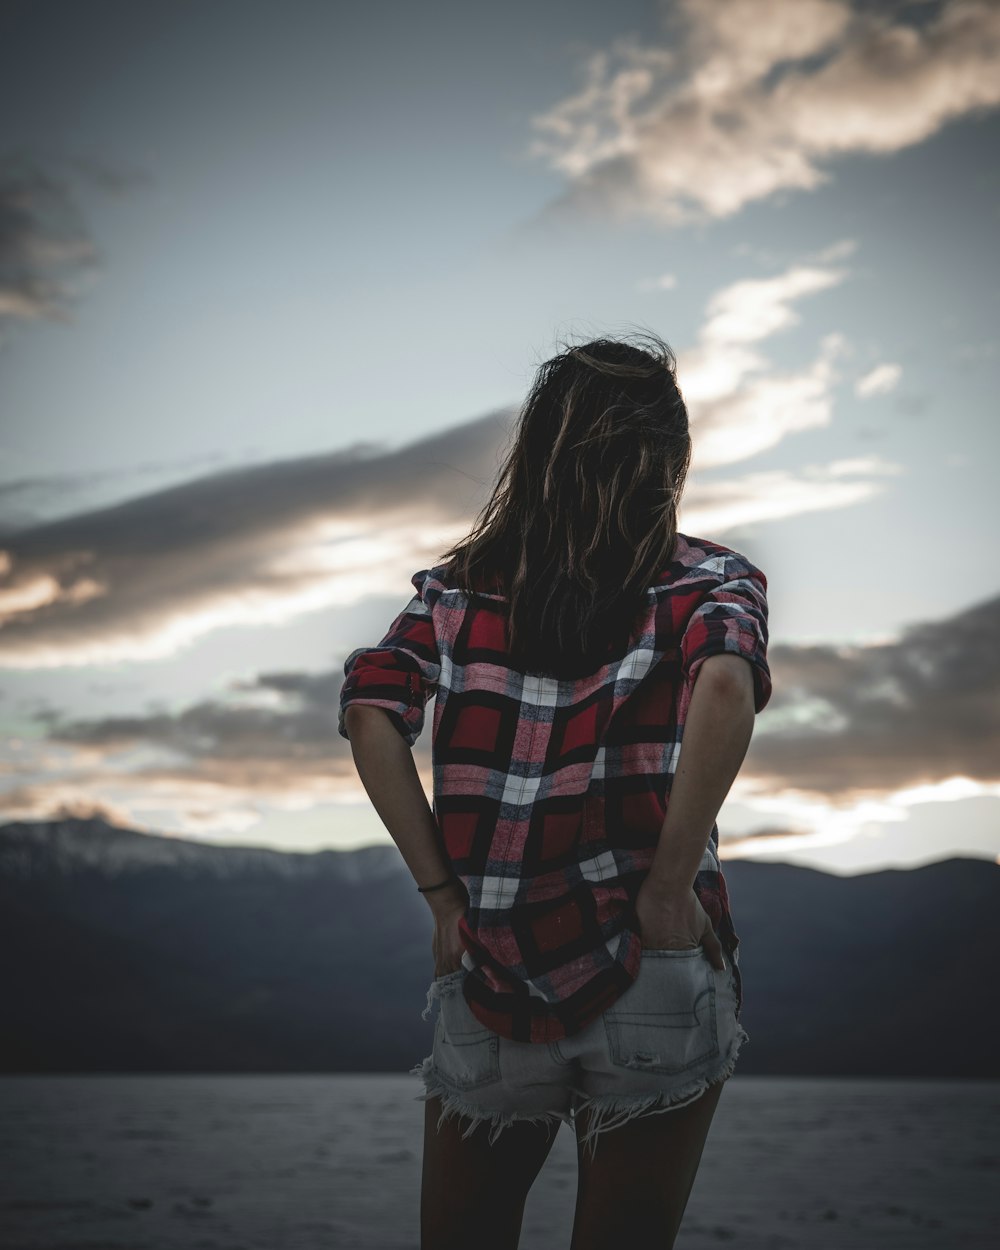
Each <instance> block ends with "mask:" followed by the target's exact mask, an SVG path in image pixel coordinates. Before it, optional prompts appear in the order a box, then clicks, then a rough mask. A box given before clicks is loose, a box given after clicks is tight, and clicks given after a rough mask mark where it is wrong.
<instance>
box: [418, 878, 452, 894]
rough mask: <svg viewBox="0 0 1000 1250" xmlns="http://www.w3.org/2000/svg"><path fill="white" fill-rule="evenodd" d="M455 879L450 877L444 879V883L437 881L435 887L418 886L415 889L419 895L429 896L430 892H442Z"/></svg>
mask: <svg viewBox="0 0 1000 1250" xmlns="http://www.w3.org/2000/svg"><path fill="white" fill-rule="evenodd" d="M457 879H458V878H457V877H454V876H452V877H448V878H446V879H445V880H444V881H439V882H438V883H437V885H418V886H417V889H418V890H419V891H420V893H421V894H429V893H430V891H431V890H443V889H444V887H445V886H446V885H451V883H452V882H453V881H456V880H457Z"/></svg>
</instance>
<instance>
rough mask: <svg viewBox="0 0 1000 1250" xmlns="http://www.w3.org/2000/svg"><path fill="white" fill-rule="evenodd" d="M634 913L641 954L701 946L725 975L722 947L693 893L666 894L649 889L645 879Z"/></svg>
mask: <svg viewBox="0 0 1000 1250" xmlns="http://www.w3.org/2000/svg"><path fill="white" fill-rule="evenodd" d="M635 913H636V916H637V918H638V920H639V933H640V935H641V937H642V945H643V949H644V950H646V949H649V950H693V949H694V947H696V946H704V948H705V953H706V955H708V958H709V959H710V960H711V963H712V967H713V968H718V970H719V971H720V972H724V971H725V968H726V961H725V958H724V956H723V953H722V943H721V942H720V941H719V939H718V937H717V936H716V933H715V930H714V929H713V928H712V922H711V920H710V919H709V916H708V912H707V911H705V909H704V907H702V905H701V900H700V899H699V898H698V895H697V894H696V893H695V892H694V890H693V889H692V890H689V891H688V892H687V893H686V894H676V893H666V892H664V891H662V890H660V889H658V888H657V887H656V886H655V885H651V884H650V879H649V878H648V877H647V878H646V879H645V880H644V881H643V883H642V885H641V886H640V887H639V892H638V894H637V895H636V899H635Z"/></svg>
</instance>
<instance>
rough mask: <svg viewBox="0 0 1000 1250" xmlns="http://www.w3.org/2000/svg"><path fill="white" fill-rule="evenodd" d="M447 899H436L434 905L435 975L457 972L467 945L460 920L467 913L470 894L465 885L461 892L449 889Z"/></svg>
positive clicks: (433, 946) (433, 944)
mask: <svg viewBox="0 0 1000 1250" xmlns="http://www.w3.org/2000/svg"><path fill="white" fill-rule="evenodd" d="M447 893H448V895H449V897H448V898H447V899H441V900H440V901H437V900H435V902H434V904H433V906H434V938H433V942H432V944H431V945H432V950H433V952H434V976H435V977H443V976H447V975H448V973H449V972H457V971H458V969H459V968H460V967H461V966H462V955H463V953H464V951H465V947H464V946H463V945H462V938H461V935H460V934H459V932H458V922H459V921H460V920H461V919H462V917H463V916H464V915H465V909H466V905H467V901H468V895H467V894H466V893H465V887H464V886H463V887H462V892H461V894H459V892H458V891H457V890H455V891H452V890H451V889H449V890H448V891H447Z"/></svg>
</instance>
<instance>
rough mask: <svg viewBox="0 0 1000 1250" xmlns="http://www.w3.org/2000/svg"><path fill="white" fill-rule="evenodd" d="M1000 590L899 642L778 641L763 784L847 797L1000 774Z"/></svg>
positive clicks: (756, 746) (757, 757) (757, 766)
mask: <svg viewBox="0 0 1000 1250" xmlns="http://www.w3.org/2000/svg"><path fill="white" fill-rule="evenodd" d="M998 613H1000V597H995V598H993V599H990V600H986V601H985V602H982V603H980V604H977V605H976V606H974V607H971V608H968V609H966V610H965V611H962V612H959V613H957V614H956V615H954V616H951V617H949V618H946V619H944V620H940V621H931V622H921V623H918V624H914V625H911V626H908V627H907V628H906V629H904V630H903V632H902V634H901V636H900V637H899V638H898V639H896V640H892V641H887V642H883V643H878V644H870V645H866V646H857V647H838V646H829V645H814V646H791V645H785V644H776V645H774V646H773V647H771V648H770V651H769V657H768V658H769V662H770V665H771V670H772V678H773V681H774V694H773V695H772V700H771V704H770V705H769V713H770V718H769V720H768V722H767V731H766V732H763V733H761V734H760V735H759V736H758V737H755V739H754V742H753V744H752V752H753V754H752V771H753V774H754V777H755V779H756V781H757V782H758V783H759V784H760V786H761V787H763V789H765V790H766V789H768V788H775V787H776V788H779V789H787V790H795V791H797V792H800V793H809V794H812V795H817V796H824V797H826V798H828V799H829V800H830V801H831V802H833V803H836V804H844V803H849V802H852V801H856V800H858V799H859V798H862V797H863V796H865V795H882V794H885V793H887V792H894V791H898V790H901V789H903V788H907V787H909V788H912V787H918V786H922V785H927V784H933V783H937V782H943V781H946V780H947V779H949V778H953V777H966V778H969V779H971V780H972V781H974V782H977V783H981V784H982V785H984V786H985V785H995V784H996V783H997V782H998V781H1000V768H998V766H997V761H998V760H1000V651H998V649H997V646H996V621H997V615H998Z"/></svg>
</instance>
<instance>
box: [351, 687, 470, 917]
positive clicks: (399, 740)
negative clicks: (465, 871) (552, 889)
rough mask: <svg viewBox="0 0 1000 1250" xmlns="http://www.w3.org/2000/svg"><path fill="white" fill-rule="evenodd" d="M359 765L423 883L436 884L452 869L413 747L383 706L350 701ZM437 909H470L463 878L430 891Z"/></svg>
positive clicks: (353, 745) (376, 805)
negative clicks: (418, 770)
mask: <svg viewBox="0 0 1000 1250" xmlns="http://www.w3.org/2000/svg"><path fill="white" fill-rule="evenodd" d="M344 723H345V725H346V726H347V731H348V735H349V738H350V743H351V750H352V752H353V754H354V764H355V767H356V768H357V770H358V776H359V777H360V778H361V784H362V785H363V786H364V788H365V790H366V791H367V792H368V797H369V798H370V799H371V801H372V806H373V807H374V808H375V810H376V811H377V812H378V814H379V816H380V817H381V819H382V823H383V824H384V825H385V827H386V829H388V831H389V834H390V835H391V837H392V840H393V841H394V842H395V843H396V845H397V846H398V847H399V850H400V854H401V855H402V856H403V859H404V861H405V862H406V866H407V868H409V870H410V872H411V873H412V874H413V879H414V880H415V881H416V883H417V885H436V884H437V883H438V882H439V881H443V880H444V879H445V878H446V877H448V876H449V875H450V874H451V873H452V871H453V870H452V866H451V862H450V861H449V859H448V857H447V855H446V853H445V850H444V848H443V846H442V845H441V833H440V830H439V829H438V826H437V821H436V820H435V819H434V813H433V811H432V810H431V806H430V804H429V803H428V802H427V795H426V794H425V793H424V788H423V786H422V785H421V783H420V776H419V774H418V773H417V766H416V764H415V763H414V761H413V752H412V751H411V749H410V747H409V746H408V745H407V743H406V740H405V739H404V738H403V736H402V734H401V733H400V732H399V730H398V729H397V728H396V726H395V725H394V724H393V723H392V720H391V719H390V717H389V716H388V715H387V714H386V712H385V711H383V709H382V708H378V707H370V706H366V705H364V704H358V705H356V706H348V707H347V709H346V711H345V714H344ZM424 898H426V900H427V903H428V905H429V906H430V909H431V911H432V912H433V913H434V914H435V916H438V915H439V914H450V913H452V912H454V910H455V908H456V905H457V904H458V903H459V902H460V903H461V905H462V908H463V909H464V907H465V903H466V901H467V898H468V895H467V891H466V889H465V885H464V884H463V883H462V881H461V879H460V878H455V880H454V881H453V883H452V884H451V885H449V886H446V887H445V888H444V889H443V890H432V891H431V893H430V894H425V895H424Z"/></svg>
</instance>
